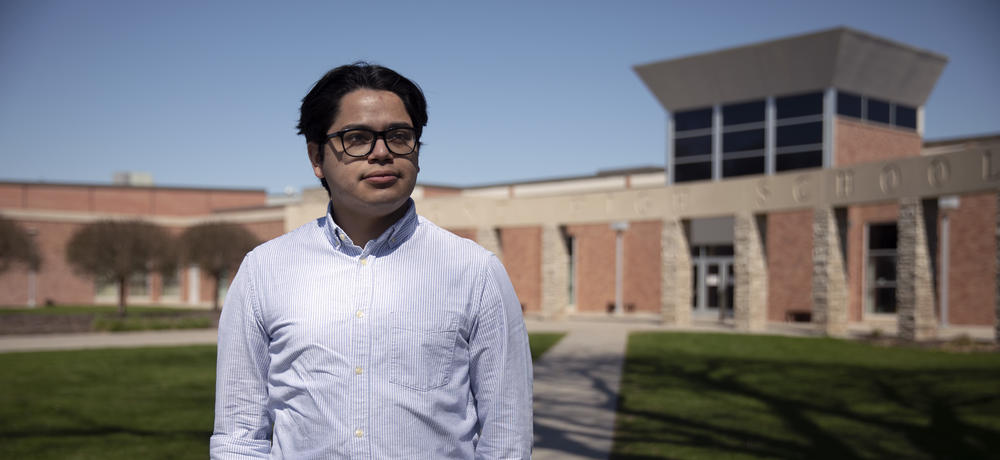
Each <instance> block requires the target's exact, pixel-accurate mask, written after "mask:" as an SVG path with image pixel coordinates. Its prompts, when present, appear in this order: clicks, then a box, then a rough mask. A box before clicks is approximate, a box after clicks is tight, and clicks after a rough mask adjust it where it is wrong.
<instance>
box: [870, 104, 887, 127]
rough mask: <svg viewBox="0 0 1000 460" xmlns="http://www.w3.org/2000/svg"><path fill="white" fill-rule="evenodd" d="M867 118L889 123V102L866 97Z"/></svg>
mask: <svg viewBox="0 0 1000 460" xmlns="http://www.w3.org/2000/svg"><path fill="white" fill-rule="evenodd" d="M868 119H869V120H871V121H877V122H879V123H889V103H888V102H886V101H882V100H878V99H868Z"/></svg>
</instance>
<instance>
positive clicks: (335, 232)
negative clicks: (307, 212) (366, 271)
mask: <svg viewBox="0 0 1000 460" xmlns="http://www.w3.org/2000/svg"><path fill="white" fill-rule="evenodd" d="M403 206H406V214H403V217H400V218H399V220H397V221H396V222H395V223H393V224H392V225H391V226H390V227H389V228H387V229H386V230H385V231H384V232H382V234H381V235H379V236H378V238H375V239H374V240H371V241H369V242H368V244H366V245H365V247H364V248H363V249H362V252H364V253H371V252H373V251H374V250H375V249H377V248H379V247H381V246H383V245H385V246H387V248H388V249H393V248H395V247H397V246H399V245H400V244H402V243H403V242H405V241H406V240H408V239H409V238H410V236H412V235H413V233H414V232H415V231H416V230H417V206H416V203H414V202H413V199H412V198H410V199H408V200H407V201H406V204H404V205H403ZM326 228H327V237H328V238H329V239H330V244H332V245H333V247H335V248H337V249H339V250H341V251H343V250H345V249H348V248H357V247H358V246H356V245H355V244H354V242H353V241H351V237H350V236H347V232H345V231H344V230H343V229H342V228H340V226H339V225H337V223H336V222H335V221H334V220H333V202H332V201H331V202H330V203H329V204H327V207H326Z"/></svg>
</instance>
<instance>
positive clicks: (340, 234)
mask: <svg viewBox="0 0 1000 460" xmlns="http://www.w3.org/2000/svg"><path fill="white" fill-rule="evenodd" d="M337 237H339V238H340V241H344V240H345V239H347V237H346V236H344V234H343V233H338V234H337Z"/></svg>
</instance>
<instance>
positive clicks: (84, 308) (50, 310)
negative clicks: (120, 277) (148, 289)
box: [0, 305, 208, 315]
mask: <svg viewBox="0 0 1000 460" xmlns="http://www.w3.org/2000/svg"><path fill="white" fill-rule="evenodd" d="M126 310H127V313H128V314H129V315H131V314H137V315H142V314H150V313H191V312H205V311H208V310H205V309H203V308H200V309H196V308H188V307H164V306H157V307H147V306H140V305H135V306H133V305H129V306H127V307H126ZM14 314H30V315H117V314H118V306H117V305H56V306H49V307H37V308H24V307H16V308H11V307H0V315H14Z"/></svg>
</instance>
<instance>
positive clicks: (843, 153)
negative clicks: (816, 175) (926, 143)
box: [834, 117, 923, 166]
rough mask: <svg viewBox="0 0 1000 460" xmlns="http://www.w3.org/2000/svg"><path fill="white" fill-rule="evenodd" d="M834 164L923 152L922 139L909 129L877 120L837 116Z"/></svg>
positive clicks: (877, 159)
mask: <svg viewBox="0 0 1000 460" xmlns="http://www.w3.org/2000/svg"><path fill="white" fill-rule="evenodd" d="M835 132H836V135H835V138H836V145H835V147H834V152H835V156H836V160H835V161H834V166H846V165H853V164H858V163H870V162H872V161H882V160H890V159H893V158H902V157H910V156H917V155H920V149H921V148H922V147H923V139H922V138H921V137H920V135H919V134H918V133H917V132H915V131H908V130H903V129H898V128H893V127H891V126H885V125H881V124H878V123H871V122H864V121H860V120H852V119H850V118H845V117H837V119H836V128H835Z"/></svg>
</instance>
